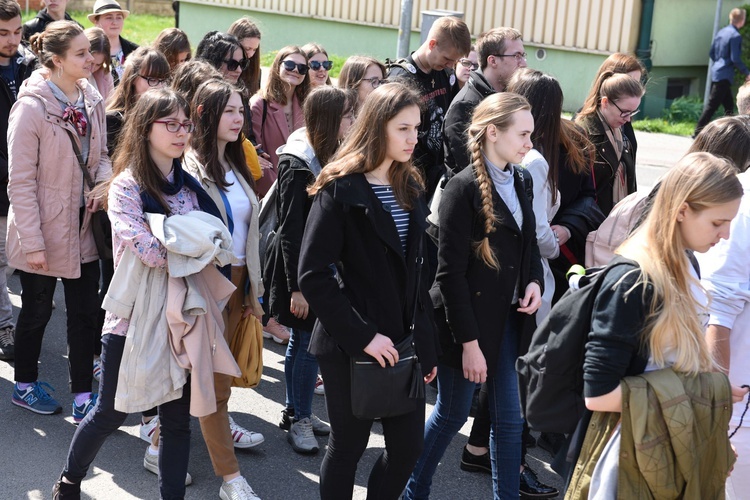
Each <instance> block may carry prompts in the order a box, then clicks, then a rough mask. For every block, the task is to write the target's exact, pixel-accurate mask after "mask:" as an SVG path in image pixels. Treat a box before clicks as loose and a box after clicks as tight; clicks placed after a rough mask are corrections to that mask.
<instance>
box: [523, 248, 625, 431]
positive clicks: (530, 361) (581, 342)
mask: <svg viewBox="0 0 750 500" xmlns="http://www.w3.org/2000/svg"><path fill="white" fill-rule="evenodd" d="M620 265H628V266H631V267H632V266H634V265H635V263H633V262H632V261H629V260H626V259H623V258H618V259H617V260H615V261H613V262H612V264H611V265H609V266H606V267H597V268H591V269H586V274H585V275H582V276H580V277H574V278H577V280H578V282H577V288H575V287H571V288H570V289H569V290H568V291H566V292H565V295H563V296H562V297H561V298H560V300H559V301H558V302H557V304H555V305H554V306H553V307H552V310H551V311H550V313H549V315H548V316H547V317H546V318H545V319H544V320H543V321H542V323H541V324H540V325H539V327H537V329H536V331H535V332H534V335H533V337H532V339H531V345H530V346H529V350H528V352H527V353H526V354H525V355H523V356H521V357H520V358H518V359H517V360H516V371H517V372H518V383H519V388H520V391H519V392H520V396H521V409H522V410H523V413H524V416H525V418H526V422H527V423H528V424H529V427H530V428H532V429H533V430H535V431H541V432H556V433H562V434H569V433H572V432H573V431H574V430H575V429H576V426H577V425H578V421H579V420H580V419H581V417H582V416H583V413H584V411H585V409H586V406H585V404H584V401H583V358H584V354H585V352H586V342H587V340H588V336H589V333H590V332H591V315H592V313H593V311H594V302H595V301H596V297H597V295H598V294H599V289H600V288H601V286H602V282H603V281H604V277H605V276H606V274H607V273H608V272H609V271H610V270H611V269H614V268H615V267H617V266H620ZM568 274H570V272H569V273H568ZM571 282H573V279H571Z"/></svg>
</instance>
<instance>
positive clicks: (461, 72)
mask: <svg viewBox="0 0 750 500" xmlns="http://www.w3.org/2000/svg"><path fill="white" fill-rule="evenodd" d="M477 69H479V55H478V54H477V50H476V48H474V45H472V46H471V50H470V51H469V54H468V55H467V56H466V57H462V58H461V59H459V60H458V63H457V64H456V80H457V81H458V88H463V86H464V84H466V82H468V81H469V73H470V72H472V71H476V70H477Z"/></svg>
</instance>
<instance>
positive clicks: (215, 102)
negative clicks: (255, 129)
mask: <svg viewBox="0 0 750 500" xmlns="http://www.w3.org/2000/svg"><path fill="white" fill-rule="evenodd" d="M235 92H236V93H237V95H239V96H240V99H242V93H241V92H240V89H238V88H237V87H235V86H234V85H232V84H231V83H229V82H227V81H226V80H223V79H222V80H209V81H207V82H205V83H203V84H202V85H201V86H200V87H198V90H197V91H196V92H195V96H194V97H193V101H192V104H191V106H190V109H191V112H192V115H193V121H194V122H195V132H194V133H193V136H192V137H191V139H190V147H191V148H192V149H193V151H195V153H196V156H197V157H198V160H199V161H200V162H201V163H202V164H203V166H204V167H206V172H207V173H208V176H209V177H210V178H211V179H212V180H213V181H214V182H215V183H216V184H217V185H218V186H219V187H220V188H221V189H223V190H225V191H226V190H227V188H228V187H229V185H230V184H229V183H228V182H227V181H226V178H225V176H224V168H223V167H222V166H221V158H219V148H218V147H217V143H218V138H217V134H218V129H219V121H220V120H221V115H222V114H223V113H224V109H225V108H226V107H227V103H228V102H229V98H230V97H231V96H232V94H233V93H235ZM243 105H244V101H243ZM199 107H200V108H201V109H200V110H198V108H199ZM243 116H244V111H243ZM243 140H244V137H243V136H242V134H240V135H239V137H237V140H236V141H234V142H230V143H227V145H226V149H225V150H224V158H225V159H226V160H227V162H228V163H229V165H231V167H232V169H233V170H234V171H236V172H239V174H240V175H241V176H242V178H243V179H245V182H247V183H248V185H250V186H251V187H253V188H254V187H255V182H254V181H253V176H252V175H251V174H250V169H249V168H248V167H247V162H246V161H245V151H244V149H243V147H242V141H243Z"/></svg>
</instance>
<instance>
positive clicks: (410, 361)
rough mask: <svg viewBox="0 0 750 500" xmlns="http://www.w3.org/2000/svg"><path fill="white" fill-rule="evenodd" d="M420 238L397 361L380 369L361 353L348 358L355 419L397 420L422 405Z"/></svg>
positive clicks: (397, 346)
mask: <svg viewBox="0 0 750 500" xmlns="http://www.w3.org/2000/svg"><path fill="white" fill-rule="evenodd" d="M423 263H424V259H423V258H422V238H420V240H419V251H418V252H417V266H418V267H417V281H416V292H415V296H414V312H413V314H412V318H411V327H410V333H409V335H408V336H407V337H406V338H405V339H404V340H402V341H401V342H399V343H398V344H396V345H395V346H394V347H395V348H396V350H398V362H397V363H396V364H395V365H393V366H391V365H390V364H387V363H386V365H385V368H383V367H382V366H380V363H378V362H377V361H376V360H375V358H373V357H372V356H370V355H369V354H366V353H362V354H360V355H356V356H352V357H351V358H350V365H351V385H352V387H351V391H352V392H351V394H352V413H353V414H354V416H355V417H357V418H361V419H365V420H372V419H375V418H388V417H397V416H399V415H405V414H407V413H411V412H413V411H414V410H416V409H417V407H418V405H420V404H421V405H423V404H424V380H423V379H422V367H421V365H420V363H419V357H418V356H417V352H416V348H415V347H414V327H415V321H416V315H417V302H418V300H419V287H420V281H421V275H422V264H423Z"/></svg>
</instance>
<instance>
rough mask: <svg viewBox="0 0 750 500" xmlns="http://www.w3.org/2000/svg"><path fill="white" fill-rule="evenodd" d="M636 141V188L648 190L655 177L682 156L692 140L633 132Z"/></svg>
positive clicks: (660, 174)
mask: <svg viewBox="0 0 750 500" xmlns="http://www.w3.org/2000/svg"><path fill="white" fill-rule="evenodd" d="M635 138H636V140H637V141H638V150H637V152H636V177H637V179H638V189H647V190H650V189H651V188H652V187H653V185H654V184H656V181H657V179H658V178H659V177H660V176H662V175H664V173H665V172H666V171H667V170H668V169H669V168H670V167H672V165H674V164H675V163H677V161H678V160H679V159H680V158H682V157H683V156H684V155H685V153H687V150H688V149H689V148H690V145H691V144H692V143H693V140H692V139H691V138H690V137H681V136H677V135H669V134H651V133H648V132H638V131H636V132H635Z"/></svg>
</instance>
